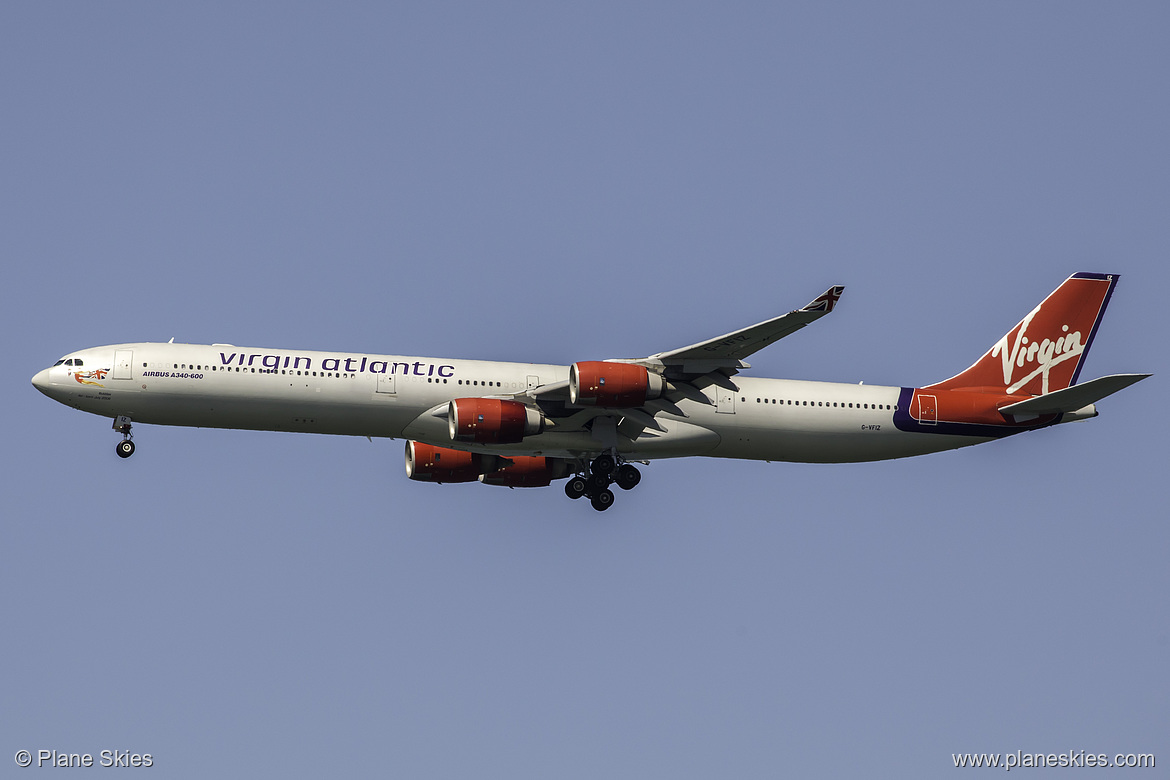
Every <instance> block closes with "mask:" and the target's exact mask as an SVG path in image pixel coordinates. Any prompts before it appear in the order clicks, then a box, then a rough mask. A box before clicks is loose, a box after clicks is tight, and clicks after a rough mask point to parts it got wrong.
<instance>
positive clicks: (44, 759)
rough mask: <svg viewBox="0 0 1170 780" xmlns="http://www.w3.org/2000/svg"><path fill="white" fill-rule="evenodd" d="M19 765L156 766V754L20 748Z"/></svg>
mask: <svg viewBox="0 0 1170 780" xmlns="http://www.w3.org/2000/svg"><path fill="white" fill-rule="evenodd" d="M14 758H15V761H16V765H17V766H21V767H30V766H35V767H44V766H52V767H76V766H104V767H112V766H116V767H146V766H154V756H152V755H150V753H135V752H133V751H130V750H100V751H98V752H97V754H96V755H95V754H93V753H68V752H63V751H60V750H38V751H37V752H36V753H33V752H32V751H31V750H18V751H16V756H15V757H14Z"/></svg>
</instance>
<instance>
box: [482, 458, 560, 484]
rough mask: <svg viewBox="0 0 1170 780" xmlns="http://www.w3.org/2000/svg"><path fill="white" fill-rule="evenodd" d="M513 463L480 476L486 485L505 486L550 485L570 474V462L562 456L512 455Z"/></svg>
mask: <svg viewBox="0 0 1170 780" xmlns="http://www.w3.org/2000/svg"><path fill="white" fill-rule="evenodd" d="M508 460H510V461H512V463H511V465H509V466H504V467H502V468H500V469H497V470H496V471H491V472H488V473H487V474H483V475H481V476H480V478H479V481H480V482H482V483H483V484H485V485H503V486H504V487H548V485H549V483H551V482H552V481H553V480H554V479H560V478H561V477H567V476H568V475H569V464H568V462H567V461H565V460H563V459H561V458H545V457H542V456H535V457H534V456H528V455H511V456H509V457H508Z"/></svg>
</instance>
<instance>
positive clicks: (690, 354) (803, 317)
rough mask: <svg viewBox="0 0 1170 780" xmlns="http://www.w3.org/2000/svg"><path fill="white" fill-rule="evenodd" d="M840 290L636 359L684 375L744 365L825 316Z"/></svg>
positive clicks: (838, 288)
mask: <svg viewBox="0 0 1170 780" xmlns="http://www.w3.org/2000/svg"><path fill="white" fill-rule="evenodd" d="M844 291H845V288H844V287H842V286H840V285H838V286H835V287H830V288H829V289H828V290H826V291H825V293H824V294H823V295H821V296H820V297H818V298H816V299H815V300H813V301H812V302H811V303H809V304H808V305H807V306H805V307H803V308H800V309H796V310H795V311H790V312H788V313H787V314H782V315H780V316H779V317H773V318H772V319H770V320H765V321H764V322H760V323H757V324H755V325H752V326H750V327H747V328H741V329H740V330H736V331H732V332H731V333H727V334H725V335H723V336H718V337H716V338H713V339H707V340H706V341H700V342H699V343H698V344H692V345H690V346H689V347H682V348H680V349H672V350H670V351H668V352H659V353H658V354H656V355H651V356H650V357H649V358H647V359H646V361H638V362H639V363H641V362H647V363H657V364H661V365H665V366H679V367H681V368H682V371H683V373H687V374H705V373H708V372H710V371H715V370H718V369H721V368H733V369H739V368H747V367H748V366H747V365H746V364H745V363H743V362H742V361H743V358H745V357H747V356H748V355H751V354H752V353H754V352H758V351H759V350H761V349H763V348H764V347H766V346H768V345H769V344H772V343H775V342H777V341H779V340H780V339H782V338H784V337H785V336H787V335H789V334H790V333H795V332H796V331H798V330H800V329H801V328H803V327H804V326H805V325H808V324H809V323H810V322H815V321H816V320H818V319H820V318H821V317H823V316H825V315H826V314H828V313H829V312H831V311H832V310H833V307H834V306H836V305H837V299H838V298H840V297H841V293H842V292H844Z"/></svg>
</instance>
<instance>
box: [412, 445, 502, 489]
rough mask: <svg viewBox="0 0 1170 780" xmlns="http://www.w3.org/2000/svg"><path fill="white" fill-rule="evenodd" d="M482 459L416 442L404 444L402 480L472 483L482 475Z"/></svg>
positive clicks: (467, 453) (473, 455)
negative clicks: (404, 470) (404, 472)
mask: <svg viewBox="0 0 1170 780" xmlns="http://www.w3.org/2000/svg"><path fill="white" fill-rule="evenodd" d="M483 457H484V456H482V455H479V454H478V453H475V452H463V451H462V450H449V449H447V448H446V447H435V446H433V445H431V444H423V443H421V442H417V441H408V442H406V476H407V477H408V478H410V479H414V480H418V481H419V482H474V481H475V480H477V479H479V475H480V474H482V473H483V472H484V468H483Z"/></svg>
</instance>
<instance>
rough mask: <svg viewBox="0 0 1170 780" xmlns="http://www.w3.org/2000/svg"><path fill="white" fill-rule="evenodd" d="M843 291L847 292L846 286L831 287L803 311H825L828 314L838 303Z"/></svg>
mask: <svg viewBox="0 0 1170 780" xmlns="http://www.w3.org/2000/svg"><path fill="white" fill-rule="evenodd" d="M843 292H845V288H844V287H842V286H837V287H830V288H829V289H828V290H827V291H826V292H825V294H824V295H822V296H821V297H820V298H817V299H816V300H814V301H813V302H812V303H810V304H809V305H808V306H805V307H804V308H803V309H801V311H823V312H824V313H825V314H828V313H829V312H831V311H832V310H833V307H834V306H836V305H837V299H838V298H840V297H841V293H843Z"/></svg>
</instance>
